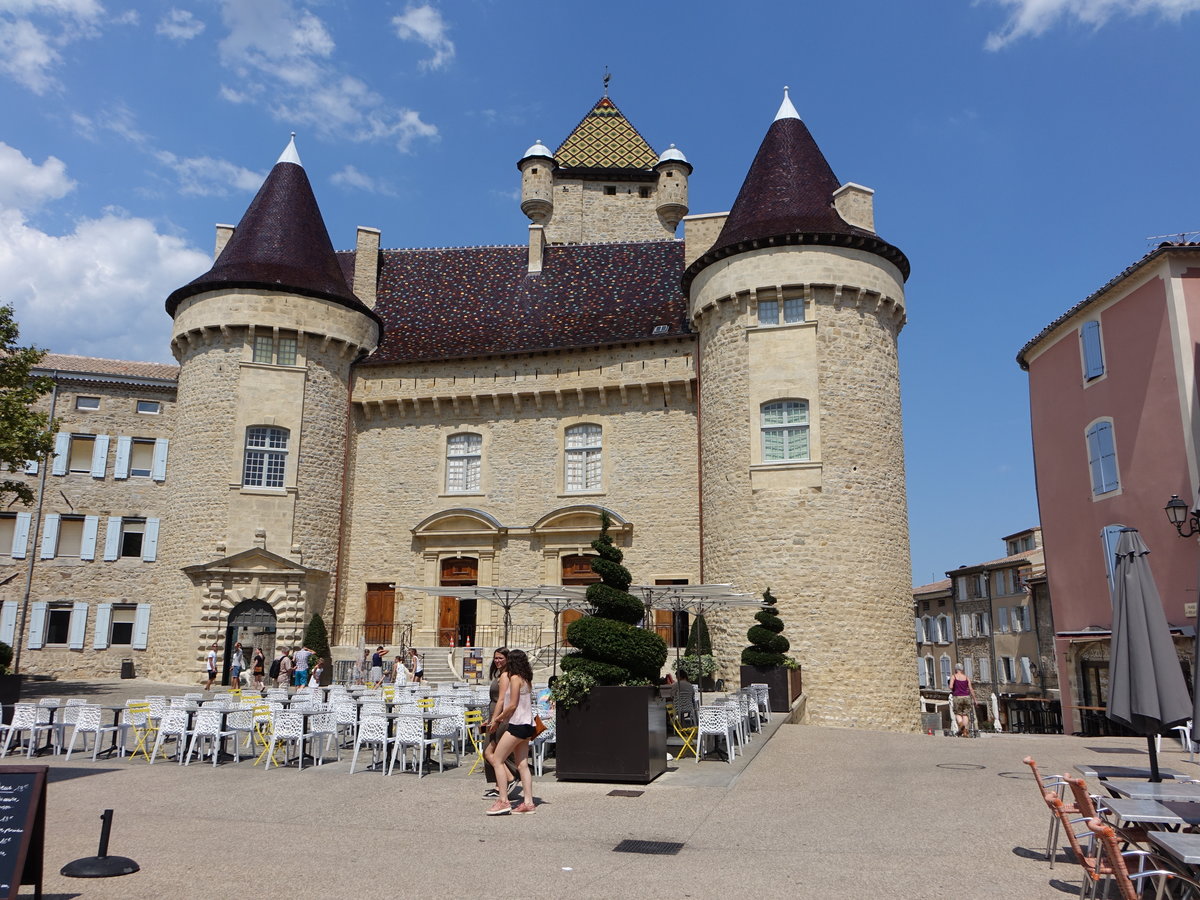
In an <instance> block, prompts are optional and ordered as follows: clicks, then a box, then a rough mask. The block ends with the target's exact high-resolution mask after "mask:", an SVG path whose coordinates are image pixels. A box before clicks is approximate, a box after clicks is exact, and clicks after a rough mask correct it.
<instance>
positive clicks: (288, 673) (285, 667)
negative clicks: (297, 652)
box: [275, 647, 292, 688]
mask: <svg viewBox="0 0 1200 900" xmlns="http://www.w3.org/2000/svg"><path fill="white" fill-rule="evenodd" d="M278 662H279V675H278V676H277V677H276V678H275V686H276V687H281V688H285V687H287V686H288V685H289V684H291V683H292V651H291V648H290V647H284V648H283V649H282V650H281V651H280V652H279V660H278Z"/></svg>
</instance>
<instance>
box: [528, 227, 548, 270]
mask: <svg viewBox="0 0 1200 900" xmlns="http://www.w3.org/2000/svg"><path fill="white" fill-rule="evenodd" d="M545 253H546V226H544V225H530V226H529V274H530V275H536V274H538V273H539V272H541V271H542V259H543V258H544V256H545Z"/></svg>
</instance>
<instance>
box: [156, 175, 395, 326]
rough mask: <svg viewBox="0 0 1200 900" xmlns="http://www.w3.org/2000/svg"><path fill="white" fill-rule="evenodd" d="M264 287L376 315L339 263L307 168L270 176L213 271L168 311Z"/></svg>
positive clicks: (184, 290) (172, 300)
mask: <svg viewBox="0 0 1200 900" xmlns="http://www.w3.org/2000/svg"><path fill="white" fill-rule="evenodd" d="M231 288H258V289H265V290H277V291H289V292H291V293H296V294H302V295H304V296H307V297H318V298H321V299H324V300H330V301H332V302H334V303H338V304H340V305H342V306H348V307H350V308H351V309H356V310H359V311H360V312H364V313H366V314H367V315H372V313H371V312H370V310H369V309H367V307H366V306H365V305H364V304H363V303H362V301H360V300H359V299H358V298H357V297H356V296H354V292H353V291H351V290H350V288H349V286H348V285H347V283H346V279H345V277H344V275H343V274H342V269H341V267H340V266H339V265H338V261H337V258H336V256H335V254H334V251H333V244H332V243H331V242H330V240H329V232H328V231H327V230H326V228H325V220H324V219H323V218H322V217H321V210H320V209H319V208H318V206H317V199H316V197H314V196H313V191H312V185H311V184H309V181H308V176H307V175H306V174H305V172H304V169H303V168H302V167H301V166H299V165H298V164H296V163H294V162H287V161H281V162H278V163H276V164H275V166H274V167H273V168H272V169H271V172H270V174H269V175H267V179H266V181H264V182H263V185H262V187H261V188H259V189H258V193H257V194H256V195H255V197H254V200H253V201H252V202H251V203H250V208H249V209H247V210H246V214H245V215H244V216H242V221H241V222H240V223H239V224H238V226H237V229H236V230H235V231H234V233H233V236H232V237H230V239H229V242H228V243H227V244H226V245H225V248H224V249H223V250H222V251H221V255H220V256H219V257H217V261H216V262H215V263H214V264H213V267H212V268H211V269H209V270H208V271H207V272H205V273H204V274H203V275H201V276H200V277H199V278H197V279H195V280H194V281H192V282H191V283H189V284H186V285H184V286H183V287H181V288H179V289H178V290H176V291H174V292H173V293H172V294H171V296H169V297H168V298H167V312H168V313H170V314H171V315H174V314H175V309H176V308H177V307H178V306H179V304H180V302H182V301H183V300H185V299H186V298H188V297H192V296H194V295H196V294H200V293H203V292H205V291H213V290H226V289H231Z"/></svg>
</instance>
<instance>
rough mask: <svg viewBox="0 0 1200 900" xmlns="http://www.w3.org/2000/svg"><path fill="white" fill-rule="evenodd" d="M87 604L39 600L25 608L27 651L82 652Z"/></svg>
mask: <svg viewBox="0 0 1200 900" xmlns="http://www.w3.org/2000/svg"><path fill="white" fill-rule="evenodd" d="M87 619H88V604H87V603H86V602H84V601H81V600H77V601H75V602H73V603H72V602H71V601H69V600H61V601H59V600H56V601H53V602H46V601H44V600H39V601H37V602H34V603H31V604H30V605H29V642H28V647H29V649H31V650H40V649H41V648H43V647H67V648H69V649H71V650H82V649H83V638H84V631H85V630H86V628H87Z"/></svg>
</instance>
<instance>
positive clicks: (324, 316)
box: [160, 142, 380, 662]
mask: <svg viewBox="0 0 1200 900" xmlns="http://www.w3.org/2000/svg"><path fill="white" fill-rule="evenodd" d="M219 251H220V252H219V255H218V257H217V259H216V262H215V263H214V264H213V267H212V269H210V270H209V271H208V272H206V273H205V274H204V275H201V276H200V277H199V278H197V279H196V280H194V281H192V282H191V283H189V284H187V285H185V286H183V287H181V288H179V289H178V290H176V291H175V292H174V293H172V294H171V295H170V297H169V298H168V299H167V304H166V305H167V312H168V313H170V314H171V316H172V318H173V319H174V327H173V331H172V339H171V347H172V351H173V352H174V354H175V357H176V359H177V360H178V361H179V366H180V369H179V389H178V406H177V410H176V431H175V438H176V440H175V442H174V443H175V448H173V453H172V462H173V470H172V477H171V479H170V482H169V483H170V486H171V490H172V499H171V508H172V519H171V529H170V532H169V533H167V532H165V531H164V533H163V535H162V536H161V539H160V558H161V559H162V560H163V561H164V562H167V563H168V571H171V572H179V573H180V575H179V578H178V579H177V580H176V579H172V580H171V581H170V583H169V584H167V585H165V586H164V592H163V597H162V602H163V603H165V604H168V605H171V604H177V605H181V604H186V605H187V608H186V609H181V610H178V613H179V614H178V617H177V618H178V620H179V621H188V622H190V623H192V628H191V630H190V632H189V633H186V634H181V635H179V636H178V644H179V645H178V647H177V648H176V652H175V653H174V654H173V656H174V659H175V660H176V661H177V662H178V661H182V660H187V659H190V658H191V657H192V656H193V655H202V654H203V652H204V648H206V647H207V646H208V645H209V644H211V643H213V642H216V643H218V644H219V645H220V644H222V643H224V642H226V641H227V640H232V638H231V633H232V632H231V629H232V628H234V626H235V625H236V620H237V619H238V613H239V612H244V613H246V614H247V615H248V614H249V613H250V612H254V613H255V614H256V615H258V616H259V617H260V618H259V619H255V620H254V621H256V622H260V621H262V618H261V617H263V616H266V617H267V618H268V619H269V618H270V616H271V615H272V614H273V615H274V617H275V623H274V624H275V626H276V629H277V633H278V634H279V636H280V639H281V640H283V641H285V642H287V643H289V644H290V643H291V642H293V641H297V642H298V641H299V640H300V638H301V636H302V628H303V625H304V624H305V623H306V622H307V619H308V617H309V616H311V615H312V614H313V613H314V612H327V611H328V610H326V609H325V605H326V600H327V595H328V594H329V591H330V590H331V581H332V578H333V576H334V573H335V572H336V571H337V560H338V552H339V545H338V541H339V538H338V535H339V533H340V515H341V504H342V496H343V472H344V470H345V460H346V455H347V442H348V432H347V428H348V410H349V403H350V377H351V367H352V365H353V364H354V362H355V361H356V360H357V359H358V358H360V357H361V356H362V355H364V354H366V353H369V352H370V351H371V350H373V349H374V348H375V346H376V344H377V343H378V340H379V333H380V324H379V319H378V317H377V316H376V315H375V313H374V312H372V311H371V310H370V309H369V308H367V307H366V306H365V305H364V304H363V303H362V302H361V301H360V300H359V299H358V298H357V297H356V296H355V295H354V293H353V292H352V291H351V290H350V288H349V287H348V285H347V278H346V274H345V273H344V272H343V269H342V267H341V264H340V263H339V260H338V257H337V255H336V254H335V253H334V250H333V246H332V244H331V242H330V240H329V234H328V232H327V231H326V228H325V223H324V220H323V219H322V217H321V212H320V209H319V208H318V206H317V202H316V198H315V197H314V196H313V192H312V187H311V185H310V184H309V181H308V177H307V175H306V174H305V172H304V169H303V167H302V166H301V164H300V159H299V157H298V155H297V154H296V149H295V144H294V142H293V143H290V144H289V145H288V147H287V149H286V150H285V151H284V153H283V155H282V156H281V157H280V158H279V161H278V162H277V163H276V164H275V166H274V167H273V168H272V170H271V172H270V174H269V175H268V176H267V179H266V181H265V182H264V183H263V185H262V187H261V188H260V189H259V191H258V194H257V195H256V196H255V198H254V200H253V202H252V203H251V204H250V207H249V209H248V210H247V211H246V213H245V215H244V216H243V218H242V220H241V222H240V223H239V224H238V226H237V228H236V229H235V230H234V231H233V232H232V235H229V236H228V240H227V241H226V242H225V243H224V246H223V248H219ZM198 553H199V555H197V554H198ZM246 621H250V619H247V620H246ZM268 624H269V622H268ZM237 639H241V638H240V636H239V637H238V638H237Z"/></svg>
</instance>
